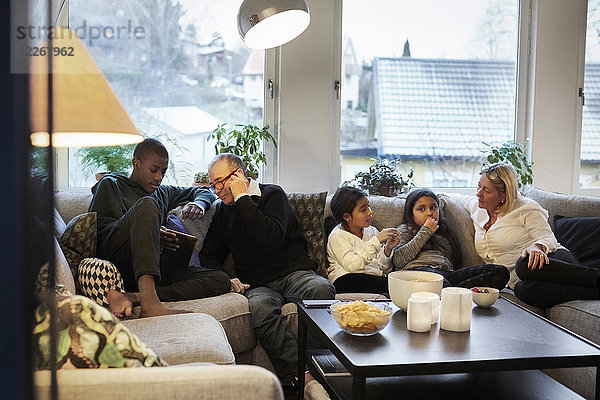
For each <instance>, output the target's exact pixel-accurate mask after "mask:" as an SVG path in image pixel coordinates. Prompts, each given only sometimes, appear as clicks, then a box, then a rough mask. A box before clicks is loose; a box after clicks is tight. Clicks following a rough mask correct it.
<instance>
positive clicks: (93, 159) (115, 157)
mask: <svg viewBox="0 0 600 400" xmlns="http://www.w3.org/2000/svg"><path fill="white" fill-rule="evenodd" d="M142 133H143V132H142ZM144 136H146V137H152V138H154V139H157V140H160V141H161V142H162V143H163V144H167V143H169V144H171V145H172V146H173V147H174V148H175V150H176V153H177V154H169V168H168V169H167V174H168V175H169V177H170V178H171V179H173V181H174V182H175V183H177V182H178V179H177V171H176V169H175V163H174V162H173V157H178V156H181V155H182V154H183V153H184V152H187V151H189V150H188V149H187V148H186V147H185V146H182V145H181V144H180V143H179V142H178V141H177V139H176V138H175V137H173V136H171V135H169V134H168V133H166V132H162V133H158V134H153V135H147V134H145V133H144ZM134 149H135V144H128V145H123V146H104V147H82V148H80V149H79V150H77V151H76V152H75V155H76V156H77V157H80V163H81V167H82V171H83V175H84V176H85V177H88V176H90V175H93V174H95V173H97V172H119V173H123V174H127V173H128V172H129V171H131V166H132V165H131V160H132V159H133V150H134ZM189 164H190V163H187V162H186V163H185V167H186V168H187V169H190V165H189ZM179 172H180V173H185V172H186V171H179ZM188 177H189V175H188ZM188 179H189V178H188Z"/></svg>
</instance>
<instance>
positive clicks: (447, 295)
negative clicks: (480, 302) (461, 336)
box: [440, 287, 473, 332]
mask: <svg viewBox="0 0 600 400" xmlns="http://www.w3.org/2000/svg"><path fill="white" fill-rule="evenodd" d="M472 301H473V292H471V291H470V290H469V289H465V288H460V287H447V288H444V289H442V304H441V316H440V328H441V329H444V330H447V331H452V332H466V331H468V330H470V329H471V312H472V309H473V304H472Z"/></svg>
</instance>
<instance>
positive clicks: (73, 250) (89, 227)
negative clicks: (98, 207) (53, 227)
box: [58, 212, 97, 293]
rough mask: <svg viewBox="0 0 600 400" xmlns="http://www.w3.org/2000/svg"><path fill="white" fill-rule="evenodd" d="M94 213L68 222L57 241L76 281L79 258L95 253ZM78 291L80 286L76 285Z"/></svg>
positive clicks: (92, 255)
mask: <svg viewBox="0 0 600 400" xmlns="http://www.w3.org/2000/svg"><path fill="white" fill-rule="evenodd" d="M96 240H97V237H96V213H95V212H90V213H85V214H81V215H78V216H76V217H75V218H73V219H72V220H71V221H70V222H69V223H68V224H67V228H66V229H65V232H64V233H63V234H62V236H61V237H60V240H59V241H58V242H59V243H60V248H61V249H62V251H63V253H64V255H65V257H66V259H67V262H68V263H69V268H71V273H72V274H73V279H75V282H78V279H77V270H78V268H79V263H80V262H81V260H83V259H84V258H87V257H94V256H95V255H96ZM77 292H78V293H80V288H79V287H77Z"/></svg>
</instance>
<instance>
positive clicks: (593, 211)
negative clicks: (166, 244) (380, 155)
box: [56, 188, 600, 398]
mask: <svg viewBox="0 0 600 400" xmlns="http://www.w3.org/2000/svg"><path fill="white" fill-rule="evenodd" d="M526 194H527V196H529V197H531V198H533V199H535V200H536V201H538V202H539V203H540V204H541V205H542V207H544V208H545V209H547V210H548V211H549V213H550V218H551V219H552V218H553V216H554V215H564V216H572V217H576V216H600V198H594V197H584V196H567V195H561V194H556V193H550V192H546V191H543V190H540V189H536V188H531V189H529V190H528V191H527V193H526ZM441 197H442V202H443V205H442V207H443V212H444V215H445V216H446V218H447V220H448V223H449V225H450V227H451V229H452V230H453V233H454V234H455V235H456V237H457V238H458V241H459V243H460V246H461V252H462V256H463V262H464V265H475V264H480V263H481V262H482V261H481V259H480V258H479V256H478V255H477V253H476V251H475V248H474V244H473V235H474V229H473V226H472V223H471V220H470V218H469V215H468V213H467V212H466V211H465V210H464V209H463V208H462V207H461V206H460V205H459V204H458V203H456V202H455V201H453V200H451V199H450V198H448V197H446V196H441ZM90 200H91V194H90V193H89V192H68V191H59V192H57V193H56V208H57V209H58V211H59V213H60V215H61V216H62V218H63V220H64V221H67V222H68V221H70V220H71V219H72V218H73V217H75V216H76V215H79V214H81V213H85V212H87V208H88V205H89V202H90ZM330 200H331V195H329V196H328V197H327V204H326V206H325V211H324V214H325V215H324V216H329V215H331V210H330V208H329V201H330ZM370 203H371V208H372V209H373V213H374V216H373V220H372V223H373V225H374V226H376V227H377V228H379V229H381V228H385V227H390V226H398V225H399V224H400V222H401V220H402V214H403V210H404V199H403V198H400V197H395V198H388V197H379V196H372V197H371V198H370ZM211 217H212V213H211V212H210V211H209V212H208V213H207V215H206V216H205V218H204V219H203V220H202V221H199V222H190V221H187V222H185V225H186V228H187V229H188V230H189V231H190V233H192V234H194V235H196V236H198V237H199V239H200V240H199V241H198V243H197V246H198V248H199V247H200V246H201V244H202V239H203V238H204V235H205V234H206V230H207V229H208V224H209V222H210V219H211ZM360 296H361V297H363V295H360ZM503 296H505V297H507V298H509V299H511V300H513V301H516V302H517V303H520V302H519V301H518V300H517V299H516V298H515V297H514V295H513V294H512V292H511V291H510V290H505V291H504V293H503ZM338 297H342V296H338ZM344 297H345V298H348V296H344ZM350 297H356V296H350ZM165 304H166V305H167V306H168V307H173V308H182V309H187V310H191V311H194V312H195V313H200V315H207V316H210V317H212V318H213V319H215V320H216V321H218V322H220V325H221V326H222V328H223V331H224V334H225V336H226V338H227V341H228V343H229V345H230V346H231V350H232V353H233V355H234V358H235V363H236V364H238V365H236V366H233V365H229V366H227V368H230V367H231V368H233V367H235V368H243V367H251V366H243V365H239V364H251V365H254V366H260V367H264V368H265V369H268V370H271V371H273V367H272V365H271V363H270V361H269V359H268V358H267V356H266V354H265V352H264V350H263V349H262V347H261V346H260V344H259V343H258V342H257V339H256V337H255V335H254V332H253V330H252V328H251V325H250V316H249V311H248V304H247V301H246V299H245V297H243V296H241V295H237V294H234V293H229V294H225V295H221V296H217V297H213V298H208V299H199V300H191V301H184V302H173V303H165ZM524 306H526V307H527V308H530V309H532V310H533V311H534V312H536V313H538V314H540V315H542V316H544V317H546V318H548V319H549V320H551V321H553V322H555V323H557V324H559V325H562V326H564V327H565V328H567V329H569V330H571V331H573V332H575V333H577V334H579V335H581V336H583V337H585V338H587V339H589V340H591V341H593V342H595V343H600V336H599V332H600V318H599V317H600V301H571V302H568V303H565V304H560V305H557V306H555V307H552V308H549V309H546V310H541V309H535V308H533V307H530V306H527V305H524ZM282 312H283V314H284V315H285V316H286V318H287V319H288V323H289V324H290V326H291V327H296V324H297V315H296V307H295V305H294V304H286V305H285V306H284V307H283V309H282ZM193 315H196V314H189V316H187V317H186V318H190V319H194V318H197V317H192V316H193ZM210 317H208V318H210ZM170 318H171V317H170V316H169V317H164V320H161V321H157V322H154V321H153V322H152V323H149V322H148V323H146V322H145V320H148V319H146V318H144V319H133V320H128V321H125V323H127V324H131V330H132V331H133V332H134V333H136V334H138V335H139V336H140V337H141V338H142V339H143V340H145V341H147V344H148V345H149V347H150V348H153V346H155V348H156V349H157V350H156V351H157V353H158V354H159V355H161V356H163V357H164V355H163V352H165V353H164V354H168V353H169V352H177V351H179V352H180V353H181V354H183V353H185V352H186V351H187V350H176V349H171V347H172V345H171V343H173V342H177V340H179V339H181V341H182V342H185V341H186V340H193V338H198V337H199V336H196V335H194V334H193V333H196V332H206V331H207V330H210V329H214V327H212V328H211V327H209V326H208V325H206V326H205V325H202V324H201V321H192V320H190V321H187V322H186V324H187V325H184V326H183V328H182V331H183V332H186V333H185V335H184V336H183V337H180V338H179V339H172V338H167V339H164V338H161V335H164V334H165V331H164V330H163V325H172V324H171V323H170V322H169V323H167V321H168V320H169V319H170ZM180 318H181V317H180ZM204 323H206V321H204ZM150 326H153V327H154V330H150V329H149V327H150ZM167 336H168V335H167ZM205 350H206V349H200V350H196V355H195V356H194V357H191V358H190V359H189V360H188V361H186V362H190V361H192V362H194V361H210V360H204V359H202V353H203V352H204V351H205ZM230 361H231V360H230ZM213 362H214V361H213ZM232 362H233V361H231V362H228V363H232ZM170 368H171V367H169V368H167V369H170ZM194 368H196V367H194ZM197 368H200V367H197ZM210 368H217V367H216V366H211V367H210ZM221 368H222V367H221ZM156 369H157V368H146V370H156ZM159 370H160V368H159ZM232 371H233V369H232ZM61 372H67V371H61ZM68 372H71V371H68ZM77 373H79V372H78V371H73V374H77ZM81 373H93V371H82V372H81ZM152 373H153V374H159V372H152ZM547 373H548V374H549V375H551V376H552V377H554V378H555V379H557V380H559V381H560V382H562V383H563V384H565V385H566V386H569V387H570V388H572V389H573V390H575V391H576V392H578V393H580V394H581V395H583V396H584V397H588V398H592V397H593V394H594V388H595V369H593V368H586V369H570V370H556V371H547ZM175 374H177V373H176V372H175ZM134 375H135V372H131V371H126V372H125V373H124V374H122V375H120V376H121V377H123V382H126V381H127V379H129V378H131V379H137V377H136V378H134V377H133V376H134ZM231 381H234V380H231ZM158 386H160V385H158ZM244 393H249V392H248V391H244ZM142 397H143V396H142ZM224 398H225V397H224ZM263 398H271V397H263Z"/></svg>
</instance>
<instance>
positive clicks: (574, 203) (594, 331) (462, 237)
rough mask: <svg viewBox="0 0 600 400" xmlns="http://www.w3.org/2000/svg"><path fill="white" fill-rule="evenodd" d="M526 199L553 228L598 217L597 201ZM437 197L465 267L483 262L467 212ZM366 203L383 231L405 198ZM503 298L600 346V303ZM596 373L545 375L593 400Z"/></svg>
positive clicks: (547, 196) (550, 196)
mask: <svg viewBox="0 0 600 400" xmlns="http://www.w3.org/2000/svg"><path fill="white" fill-rule="evenodd" d="M526 196H527V197H530V198H532V199H534V200H536V201H537V202H538V203H539V204H540V205H541V206H542V207H543V208H545V209H546V210H548V213H549V219H550V222H551V226H552V227H553V228H554V224H553V221H554V216H555V215H562V216H566V217H600V198H596V197H587V196H573V195H564V194H559V193H552V192H547V191H544V190H541V189H538V188H530V189H529V190H527V191H526ZM440 198H441V201H442V210H443V213H444V215H445V217H446V220H447V221H448V225H449V227H450V229H451V230H452V232H453V233H454V235H455V236H456V238H457V239H458V242H459V245H460V247H461V252H462V258H463V264H464V266H468V265H477V264H482V263H483V261H482V260H481V258H480V257H479V256H478V255H477V252H476V251H475V246H474V239H473V238H474V234H475V230H474V228H473V224H472V222H471V219H470V217H469V214H468V212H467V211H466V210H465V209H464V208H463V207H462V206H461V205H459V204H458V203H457V202H456V201H454V200H452V199H451V198H450V197H448V196H444V195H443V194H440ZM369 201H370V205H371V208H372V210H373V219H372V224H373V225H374V226H375V227H377V228H378V229H382V228H386V227H393V226H398V225H400V223H401V221H402V215H403V212H404V199H402V198H399V197H396V198H388V197H378V196H371V197H370V199H369ZM325 213H326V215H331V210H330V209H329V208H326V211H325ZM515 261H516V260H515ZM502 296H504V297H505V298H507V299H509V300H511V301H514V302H516V303H517V304H520V305H522V306H524V307H526V308H528V309H529V310H531V311H533V312H535V313H537V314H539V315H541V316H543V317H545V318H547V319H549V320H550V321H552V322H554V323H557V324H559V325H561V326H563V327H565V328H567V329H569V330H570V331H572V332H575V333H576V334H578V335H580V336H582V337H584V338H586V339H588V340H590V341H592V342H594V343H596V344H600V300H594V301H591V300H587V301H570V302H567V303H563V304H559V305H557V306H554V307H551V308H548V309H539V308H536V307H533V306H530V305H528V304H524V303H523V302H521V301H520V300H518V299H517V298H516V297H515V296H514V294H513V292H512V291H511V290H510V289H505V290H504V291H503V292H502ZM595 370H596V369H595V368H571V369H561V370H547V371H544V372H546V373H547V374H548V375H550V376H551V377H553V378H554V379H556V380H558V381H559V382H561V383H563V384H564V385H565V386H568V387H569V388H571V389H572V390H574V391H575V392H577V393H579V394H580V395H582V396H584V397H586V398H594V395H595V381H596V371H595Z"/></svg>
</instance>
